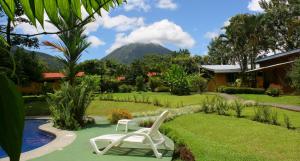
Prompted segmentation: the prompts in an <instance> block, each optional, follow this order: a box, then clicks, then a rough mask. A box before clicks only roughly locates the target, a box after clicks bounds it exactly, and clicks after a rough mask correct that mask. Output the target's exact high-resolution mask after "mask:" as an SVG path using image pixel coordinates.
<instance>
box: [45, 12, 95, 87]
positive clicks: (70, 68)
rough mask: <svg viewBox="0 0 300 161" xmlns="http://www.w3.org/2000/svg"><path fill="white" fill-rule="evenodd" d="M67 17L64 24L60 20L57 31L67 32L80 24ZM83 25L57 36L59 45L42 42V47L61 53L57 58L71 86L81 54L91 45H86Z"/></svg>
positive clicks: (71, 16)
mask: <svg viewBox="0 0 300 161" xmlns="http://www.w3.org/2000/svg"><path fill="white" fill-rule="evenodd" d="M69 16H70V18H69V19H68V21H66V22H65V21H63V20H62V19H60V21H61V23H59V24H57V26H56V27H57V28H58V29H59V30H67V29H68V28H71V27H73V26H76V25H78V24H79V23H81V21H80V20H79V19H78V18H77V17H75V15H69ZM84 25H85V24H83V25H82V26H80V27H77V28H75V29H74V30H72V31H66V32H63V33H61V34H59V35H58V37H59V39H60V40H61V43H55V42H49V41H45V42H43V43H44V45H46V46H49V47H51V48H53V49H56V50H58V51H60V52H62V53H63V56H64V57H59V59H60V60H61V62H62V63H63V64H64V66H65V73H66V76H67V78H68V80H69V81H70V84H71V85H73V84H74V81H75V78H76V74H77V72H78V61H79V60H80V58H81V55H82V52H83V51H84V50H85V49H86V48H88V47H89V46H90V45H91V43H88V42H87V40H86V39H87V36H86V35H85V34H84Z"/></svg>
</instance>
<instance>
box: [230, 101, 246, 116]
mask: <svg viewBox="0 0 300 161" xmlns="http://www.w3.org/2000/svg"><path fill="white" fill-rule="evenodd" d="M232 108H233V110H234V111H235V113H236V117H238V118H240V117H242V112H243V110H244V108H245V105H243V103H242V102H241V101H240V100H235V101H234V102H233V104H232Z"/></svg>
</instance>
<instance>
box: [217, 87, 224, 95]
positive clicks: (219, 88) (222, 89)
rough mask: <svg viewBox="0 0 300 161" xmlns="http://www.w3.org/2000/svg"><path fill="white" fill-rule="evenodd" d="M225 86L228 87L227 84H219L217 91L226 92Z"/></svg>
mask: <svg viewBox="0 0 300 161" xmlns="http://www.w3.org/2000/svg"><path fill="white" fill-rule="evenodd" d="M225 88H226V86H219V87H218V88H217V92H219V93H225V91H224V89H225Z"/></svg>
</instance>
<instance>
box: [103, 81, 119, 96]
mask: <svg viewBox="0 0 300 161" xmlns="http://www.w3.org/2000/svg"><path fill="white" fill-rule="evenodd" d="M100 82H101V83H100V90H101V92H102V93H104V92H109V93H110V92H113V93H115V92H118V91H119V85H120V81H118V80H116V79H114V78H110V77H105V78H103V79H102V80H100Z"/></svg>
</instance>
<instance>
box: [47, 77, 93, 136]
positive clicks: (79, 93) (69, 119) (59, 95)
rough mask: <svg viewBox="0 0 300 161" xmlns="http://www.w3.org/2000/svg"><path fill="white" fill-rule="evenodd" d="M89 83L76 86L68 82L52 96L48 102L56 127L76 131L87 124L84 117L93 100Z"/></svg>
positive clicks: (83, 82)
mask: <svg viewBox="0 0 300 161" xmlns="http://www.w3.org/2000/svg"><path fill="white" fill-rule="evenodd" d="M88 83H89V82H88V81H82V82H81V83H80V84H78V85H76V86H71V85H70V84H69V83H68V82H65V83H63V84H62V85H61V89H60V90H58V91H56V92H55V93H54V94H50V95H49V98H48V99H47V102H48V103H49V104H50V111H51V116H52V118H53V122H54V125H55V126H56V127H59V128H62V129H69V130H76V129H78V128H79V127H81V126H83V125H84V123H85V120H84V115H85V112H86V109H87V107H88V106H89V104H90V102H91V98H92V91H91V88H89V86H90V84H88Z"/></svg>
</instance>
